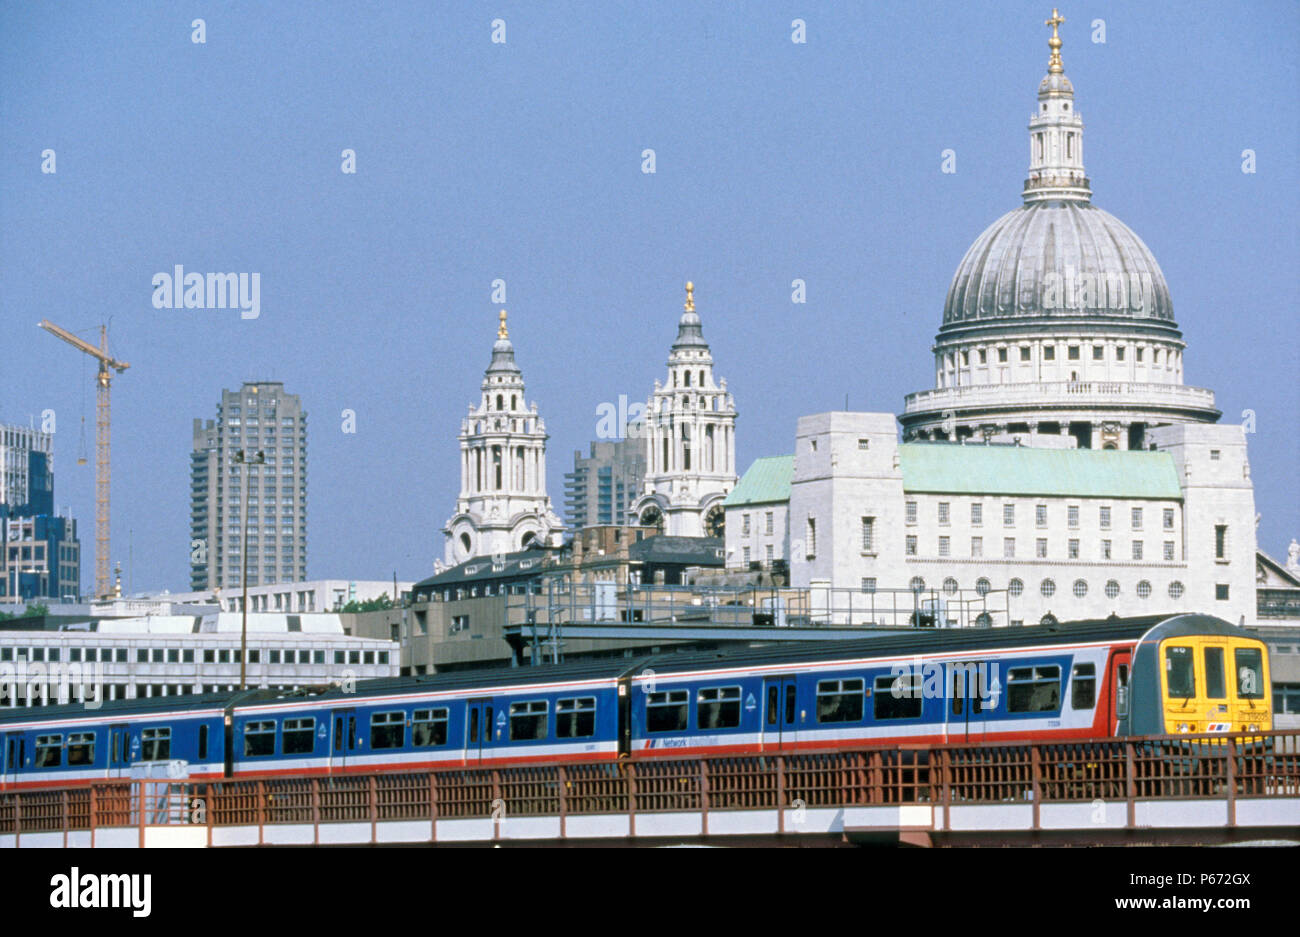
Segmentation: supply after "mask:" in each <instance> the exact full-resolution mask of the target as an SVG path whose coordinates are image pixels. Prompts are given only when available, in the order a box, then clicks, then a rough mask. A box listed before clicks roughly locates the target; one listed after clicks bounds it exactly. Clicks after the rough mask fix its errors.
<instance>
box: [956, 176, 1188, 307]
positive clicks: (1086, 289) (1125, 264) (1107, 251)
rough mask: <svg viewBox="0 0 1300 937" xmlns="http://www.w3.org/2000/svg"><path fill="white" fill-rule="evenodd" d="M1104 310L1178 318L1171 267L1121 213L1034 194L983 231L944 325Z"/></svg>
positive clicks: (962, 268) (961, 270) (961, 271)
mask: <svg viewBox="0 0 1300 937" xmlns="http://www.w3.org/2000/svg"><path fill="white" fill-rule="evenodd" d="M1093 316H1096V317H1105V318H1108V319H1115V318H1129V319H1147V320H1152V319H1154V320H1158V321H1162V322H1163V323H1166V324H1168V325H1171V326H1172V325H1173V324H1174V307H1173V302H1172V301H1171V300H1170V298H1169V287H1168V286H1167V285H1166V283H1165V277H1164V274H1163V273H1162V272H1161V271H1160V265H1159V264H1157V263H1156V259H1155V257H1154V256H1153V255H1152V253H1151V251H1150V249H1149V248H1148V247H1147V246H1146V245H1145V244H1143V243H1142V239H1141V238H1139V237H1138V236H1137V235H1136V234H1134V233H1133V232H1132V230H1130V229H1129V227H1128V226H1127V225H1125V224H1124V223H1123V222H1122V221H1120V220H1119V219H1118V218H1116V217H1115V216H1114V215H1111V214H1109V213H1108V212H1105V211H1102V210H1101V209H1100V208H1096V207H1094V206H1093V205H1092V204H1091V203H1089V202H1086V201H1075V200H1061V201H1040V202H1031V203H1028V204H1026V205H1024V206H1022V207H1020V208H1017V209H1016V210H1014V211H1011V212H1008V213H1007V214H1005V215H1003V216H1002V217H1001V218H999V219H998V220H997V221H995V222H993V224H991V225H990V226H989V227H988V228H987V229H986V230H985V231H984V233H983V234H981V235H980V236H979V237H978V238H976V240H975V243H974V244H972V245H971V247H970V250H968V251H967V252H966V256H965V257H963V258H962V261H961V264H960V265H958V267H957V273H956V275H955V276H954V277H953V279H952V285H951V286H950V287H949V288H948V299H947V301H946V302H945V303H944V308H943V327H944V328H945V329H947V328H955V327H959V326H962V325H968V324H973V323H976V322H984V321H987V320H993V319H1024V318H1027V317H1034V318H1053V319H1060V318H1067V317H1068V318H1071V319H1078V318H1079V317H1093Z"/></svg>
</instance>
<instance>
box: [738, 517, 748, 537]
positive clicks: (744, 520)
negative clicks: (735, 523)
mask: <svg viewBox="0 0 1300 937" xmlns="http://www.w3.org/2000/svg"><path fill="white" fill-rule="evenodd" d="M740 532H741V533H742V534H747V533H749V515H748V514H742V515H740Z"/></svg>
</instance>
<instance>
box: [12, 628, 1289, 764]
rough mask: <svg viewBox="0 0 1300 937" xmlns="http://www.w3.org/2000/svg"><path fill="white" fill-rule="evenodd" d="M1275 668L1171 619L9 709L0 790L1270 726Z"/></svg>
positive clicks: (1230, 637) (1217, 634) (1255, 644)
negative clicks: (177, 766) (168, 769)
mask: <svg viewBox="0 0 1300 937" xmlns="http://www.w3.org/2000/svg"><path fill="white" fill-rule="evenodd" d="M1268 666H1269V665H1268V656H1267V651H1266V648H1265V646H1264V644H1263V643H1262V642H1261V641H1260V640H1259V639H1257V638H1256V637H1254V636H1252V635H1250V634H1249V633H1247V632H1246V631H1243V630H1242V629H1240V628H1237V627H1234V626H1233V625H1230V624H1228V623H1227V622H1225V621H1222V620H1220V619H1218V618H1213V617H1210V616H1205V615H1178V616H1174V617H1167V616H1166V617H1158V618H1157V617H1149V618H1130V619H1114V618H1112V619H1110V620H1108V621H1092V622H1076V623H1067V624H1060V625H1056V626H1048V625H1039V626H1036V627H1029V628H1014V629H1010V628H1006V629H996V630H990V629H980V630H969V629H967V630H952V631H917V632H908V633H905V634H897V635H886V636H880V637H874V638H869V639H862V640H853V641H827V642H815V643H814V642H801V643H799V644H797V645H789V644H786V645H776V646H768V647H763V648H757V649H747V650H739V651H721V652H707V653H706V652H682V653H672V654H660V655H654V656H648V657H642V658H639V659H635V660H633V659H627V658H620V659H605V660H593V661H584V662H579V663H573V664H561V665H556V666H540V667H520V668H510V669H500V670H490V671H477V672H475V671H463V672H456V673H451V674H444V675H436V676H427V677H408V678H401V679H394V680H374V681H363V682H361V683H359V684H357V685H356V688H355V691H353V692H344V691H343V690H342V689H339V688H333V689H323V690H321V691H319V692H310V691H296V692H294V693H276V692H274V691H266V690H248V691H244V692H237V693H223V694H208V695H203V696H187V697H163V698H152V699H141V700H124V701H116V702H106V703H103V704H102V706H100V708H98V709H90V708H87V707H86V706H84V705H79V704H77V705H66V706H52V707H41V708H33V709H12V710H7V711H4V712H3V714H2V715H0V735H3V748H2V752H3V773H2V775H0V790H15V789H26V788H39V787H68V786H75V785H77V784H81V783H89V782H91V781H95V780H99V779H103V778H114V777H129V776H132V773H133V771H137V770H139V769H141V768H143V769H144V770H146V771H147V770H149V768H150V767H151V764H153V763H170V762H182V763H185V764H184V775H185V776H187V777H189V778H190V779H192V780H202V779H217V778H231V777H234V778H253V777H275V776H292V775H308V774H346V773H357V772H372V771H376V770H389V769H392V770H403V769H410V770H414V769H430V768H441V767H480V766H512V765H522V764H529V763H539V762H552V763H553V762H579V761H587V762H591V761H616V760H618V759H623V758H628V759H633V760H638V759H648V758H665V757H674V756H680V755H683V754H747V753H756V752H797V751H815V750H828V749H835V748H849V747H861V746H870V745H895V744H899V743H937V742H952V741H970V742H975V741H1006V742H1013V741H1050V740H1055V739H1060V740H1070V739H1083V738H1097V737H1106V736H1126V735H1159V734H1175V733H1198V734H1203V733H1227V732H1256V731H1267V730H1269V729H1271V728H1272V712H1271V707H1270V699H1269V670H1268ZM153 766H155V767H157V768H163V767H165V766H164V765H161V764H154V765H153Z"/></svg>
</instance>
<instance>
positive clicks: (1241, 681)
mask: <svg viewBox="0 0 1300 937" xmlns="http://www.w3.org/2000/svg"><path fill="white" fill-rule="evenodd" d="M1232 653H1233V657H1234V658H1235V660H1234V663H1235V664H1236V674H1237V698H1238V699H1263V698H1264V690H1265V687H1264V658H1263V655H1262V654H1261V653H1260V650H1259V648H1257V647H1239V648H1236V649H1235V650H1234V651H1233V652H1232Z"/></svg>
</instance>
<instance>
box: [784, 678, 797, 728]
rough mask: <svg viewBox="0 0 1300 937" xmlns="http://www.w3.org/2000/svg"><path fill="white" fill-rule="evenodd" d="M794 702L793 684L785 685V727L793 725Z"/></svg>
mask: <svg viewBox="0 0 1300 937" xmlns="http://www.w3.org/2000/svg"><path fill="white" fill-rule="evenodd" d="M794 700H795V693H794V684H793V683H789V684H786V688H785V722H786V725H791V724H793V723H794V706H795V703H794Z"/></svg>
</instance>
